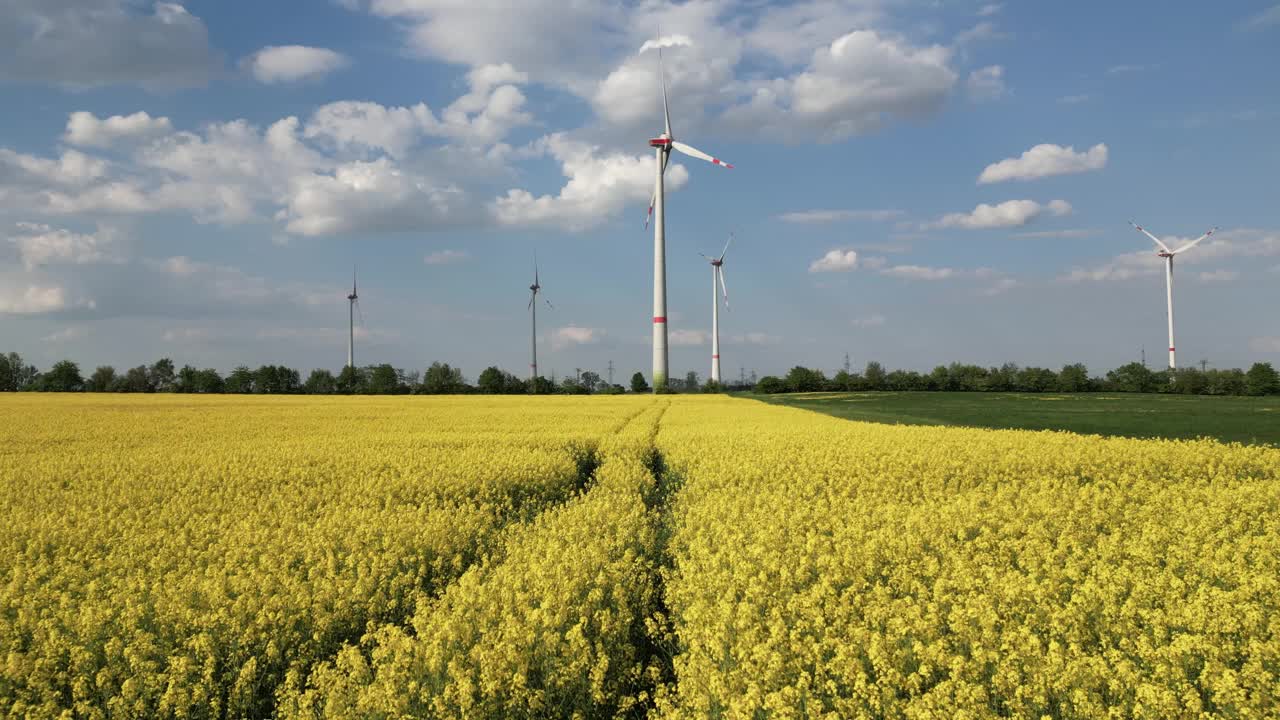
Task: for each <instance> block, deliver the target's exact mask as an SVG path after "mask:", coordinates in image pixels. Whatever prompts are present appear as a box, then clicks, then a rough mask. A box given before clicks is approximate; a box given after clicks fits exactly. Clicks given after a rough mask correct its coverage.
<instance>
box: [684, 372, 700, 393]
mask: <svg viewBox="0 0 1280 720" xmlns="http://www.w3.org/2000/svg"><path fill="white" fill-rule="evenodd" d="M684 389H685V390H687V391H689V392H694V391H695V390H697V389H698V373H696V372H694V371H693V370H690V371H689V372H687V373H685V374H684Z"/></svg>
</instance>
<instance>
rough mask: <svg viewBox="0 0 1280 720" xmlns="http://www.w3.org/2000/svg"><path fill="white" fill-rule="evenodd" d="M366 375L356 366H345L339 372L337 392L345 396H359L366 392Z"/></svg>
mask: <svg viewBox="0 0 1280 720" xmlns="http://www.w3.org/2000/svg"><path fill="white" fill-rule="evenodd" d="M364 381H365V377H364V373H362V372H360V369H359V368H357V367H356V366H354V365H344V366H343V367H342V370H340V371H338V380H337V391H338V392H339V393H341V394H343V395H358V394H360V393H362V392H364V391H365V382H364Z"/></svg>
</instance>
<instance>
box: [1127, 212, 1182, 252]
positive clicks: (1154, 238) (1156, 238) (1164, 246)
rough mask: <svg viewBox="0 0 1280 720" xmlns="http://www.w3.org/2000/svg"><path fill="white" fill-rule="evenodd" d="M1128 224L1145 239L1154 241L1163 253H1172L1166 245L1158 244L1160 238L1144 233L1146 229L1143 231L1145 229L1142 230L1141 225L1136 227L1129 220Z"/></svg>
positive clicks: (1135, 224)
mask: <svg viewBox="0 0 1280 720" xmlns="http://www.w3.org/2000/svg"><path fill="white" fill-rule="evenodd" d="M1129 224H1130V225H1133V228H1134V229H1135V230H1137V231H1138V232H1140V233H1142V234H1143V235H1146V236H1147V237H1149V238H1151V239H1152V240H1154V241H1155V242H1156V244H1157V245H1159V246H1160V249H1161V250H1164V251H1165V252H1167V253H1172V252H1173V251H1172V250H1170V249H1169V246H1168V245H1165V244H1164V243H1162V242H1160V238H1158V237H1156V236H1155V235H1152V234H1151V233H1149V232H1147V231H1146V229H1145V228H1143V227H1142V226H1141V225H1138V224H1137V223H1135V222H1134V221H1132V220H1130V221H1129Z"/></svg>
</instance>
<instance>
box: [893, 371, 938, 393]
mask: <svg viewBox="0 0 1280 720" xmlns="http://www.w3.org/2000/svg"><path fill="white" fill-rule="evenodd" d="M884 383H885V387H887V388H889V389H890V390H897V391H901V392H906V391H909V390H928V389H929V379H928V378H926V377H925V376H923V375H921V374H920V373H918V372H916V371H914V370H893V371H891V372H890V373H889V374H888V375H885V378H884Z"/></svg>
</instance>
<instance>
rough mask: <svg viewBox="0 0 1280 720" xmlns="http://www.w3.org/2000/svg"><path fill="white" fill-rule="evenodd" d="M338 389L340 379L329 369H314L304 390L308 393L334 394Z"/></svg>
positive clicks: (304, 385) (303, 387)
mask: <svg viewBox="0 0 1280 720" xmlns="http://www.w3.org/2000/svg"><path fill="white" fill-rule="evenodd" d="M337 389H338V380H337V378H335V377H334V376H333V373H331V372H329V371H328V370H321V369H316V370H312V371H311V374H310V375H308V376H307V381H306V382H305V383H303V384H302V391H303V392H305V393H306V394H308V395H332V394H333V393H334V392H336V391H337Z"/></svg>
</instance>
